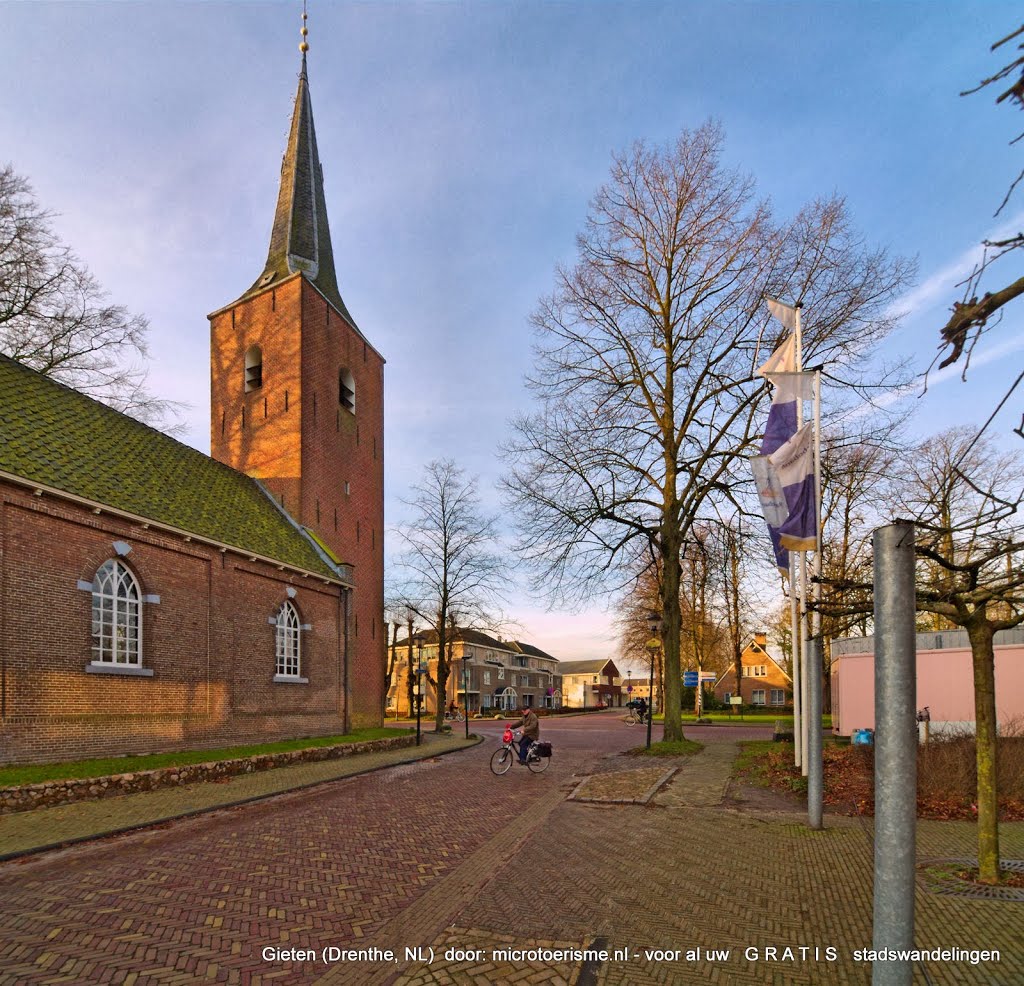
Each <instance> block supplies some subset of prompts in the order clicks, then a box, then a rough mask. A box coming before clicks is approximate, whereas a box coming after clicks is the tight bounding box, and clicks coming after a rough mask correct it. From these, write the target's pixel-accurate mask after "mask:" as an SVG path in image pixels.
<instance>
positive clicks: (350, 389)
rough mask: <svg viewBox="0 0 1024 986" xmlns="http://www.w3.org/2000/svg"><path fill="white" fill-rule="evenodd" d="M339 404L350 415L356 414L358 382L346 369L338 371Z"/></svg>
mask: <svg viewBox="0 0 1024 986" xmlns="http://www.w3.org/2000/svg"><path fill="white" fill-rule="evenodd" d="M338 403H339V404H340V405H341V406H342V407H343V408H344V409H345V410H346V411H348V412H349V413H350V414H355V413H356V381H355V378H354V377H353V376H352V373H351V371H350V370H347V369H345V368H344V367H342V368H341V369H340V370H339V371H338Z"/></svg>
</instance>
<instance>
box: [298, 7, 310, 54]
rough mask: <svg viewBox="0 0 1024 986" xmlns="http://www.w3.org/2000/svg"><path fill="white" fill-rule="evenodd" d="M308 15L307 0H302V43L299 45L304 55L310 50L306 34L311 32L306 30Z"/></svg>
mask: <svg viewBox="0 0 1024 986" xmlns="http://www.w3.org/2000/svg"><path fill="white" fill-rule="evenodd" d="M306 17H307V14H306V0H302V43H301V44H300V45H299V51H301V52H302V54H303V56H305V54H306V52H307V51H309V42H308V41H306V35H307V34H309V31H308V30H306Z"/></svg>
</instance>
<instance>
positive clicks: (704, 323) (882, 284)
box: [504, 123, 911, 740]
mask: <svg viewBox="0 0 1024 986" xmlns="http://www.w3.org/2000/svg"><path fill="white" fill-rule="evenodd" d="M721 147H722V134H721V131H720V129H719V128H718V126H716V125H715V124H712V123H707V124H705V125H703V126H702V127H700V128H699V129H697V130H695V131H683V132H682V133H681V134H680V136H679V137H678V139H677V140H676V141H674V142H673V143H672V144H671V145H670V146H667V147H665V148H662V149H655V148H651V147H649V146H647V145H645V144H643V143H638V144H636V145H635V146H634V147H633V148H632V150H631V151H629V152H628V153H624V154H619V155H616V156H615V157H614V158H613V162H612V170H611V178H610V180H609V181H608V183H607V184H606V185H605V186H604V187H602V188H601V189H600V190H599V191H598V192H597V194H596V196H595V198H594V199H593V201H592V203H591V210H590V215H589V216H588V218H587V220H586V224H585V227H584V231H583V233H582V234H581V235H580V236H579V237H578V260H577V263H576V264H575V266H573V267H572V268H569V269H563V268H559V269H558V271H557V273H556V288H555V290H554V293H553V294H552V295H551V296H550V297H548V298H545V299H542V301H541V302H540V304H539V307H538V309H537V311H536V312H535V314H534V316H533V322H534V325H535V327H536V329H537V333H538V342H537V346H536V359H535V366H536V370H535V373H534V375H533V376H532V378H531V379H530V380H528V386H529V387H530V388H531V389H532V391H533V393H534V395H535V397H536V399H537V401H538V405H539V406H538V409H537V410H536V412H535V413H532V414H527V415H522V416H520V417H519V418H518V419H516V420H515V421H514V422H513V437H512V439H511V440H510V441H509V442H508V443H507V444H506V447H505V455H506V457H507V461H508V462H509V464H510V470H509V473H508V475H507V476H506V477H505V481H504V488H505V491H506V494H507V498H508V502H509V503H510V505H511V506H512V507H513V509H514V510H515V513H516V516H517V523H518V531H519V543H518V547H519V549H520V551H521V552H522V554H523V556H524V557H525V559H526V560H527V561H528V562H529V563H531V564H532V565H534V566H536V568H537V570H538V571H539V572H540V573H541V576H542V580H543V583H544V584H545V585H547V586H549V587H550V591H551V594H552V597H553V598H555V599H561V600H564V601H569V602H576V601H579V600H582V599H584V598H588V597H591V596H593V595H594V594H596V593H598V592H601V591H604V590H606V589H608V588H611V587H613V586H615V587H618V588H620V589H621V588H622V586H623V585H624V583H625V582H626V581H627V580H628V579H629V578H630V576H631V575H632V574H634V573H635V572H636V571H637V569H638V568H639V567H642V565H643V559H644V558H647V559H649V560H650V561H652V562H657V564H658V565H659V566H660V571H661V573H662V578H661V599H660V602H661V611H662V616H663V620H664V630H663V637H664V650H665V713H666V719H665V738H666V739H668V740H674V739H679V738H680V737H681V736H682V722H681V709H680V698H681V691H680V688H681V679H680V674H679V654H680V605H679V600H680V591H679V590H680V578H681V571H682V553H683V546H684V544H685V543H686V542H687V540H688V539H691V530H692V528H693V526H694V524H696V523H697V522H698V520H699V519H700V518H701V517H702V516H704V517H713V516H715V513H716V511H718V510H719V508H722V507H723V506H724V507H726V508H728V509H727V510H725V511H723V512H730V511H731V510H732V509H734V506H731V505H730V501H737V502H738V498H739V496H740V495H741V492H742V491H743V490H744V489H749V485H748V480H747V465H746V461H745V456H746V455H748V454H750V453H751V452H752V451H754V450H755V446H756V444H757V442H758V440H759V438H760V431H761V428H762V424H763V412H764V408H765V406H766V403H767V401H766V388H765V386H764V384H763V381H761V379H760V378H758V377H756V375H755V373H754V370H755V367H756V366H757V365H758V359H759V357H762V358H763V356H764V355H766V353H767V351H769V350H770V349H771V348H773V347H774V346H775V345H777V344H778V343H779V342H781V339H780V338H779V337H778V336H776V335H774V334H773V335H770V336H769V335H767V334H765V338H764V339H762V338H761V336H762V334H764V333H765V328H766V324H767V323H768V321H769V320H768V317H767V313H766V311H765V309H764V306H763V304H762V300H761V299H762V295H763V294H764V293H769V294H772V295H775V296H778V297H785V298H789V299H792V300H793V301H797V302H803V303H805V304H806V306H807V309H808V311H809V312H811V313H813V318H811V319H809V320H808V325H807V327H806V331H805V334H804V353H805V356H806V357H807V363H808V365H813V364H814V363H818V362H821V363H829V364H830V367H831V369H832V371H833V374H834V376H836V377H838V378H841V379H842V380H844V381H845V382H846V383H847V384H850V385H853V384H854V383H856V382H857V381H856V379H855V375H854V374H855V367H856V366H857V365H858V363H859V362H860V361H861V360H862V359H863V358H864V357H865V354H866V353H867V352H868V351H870V349H871V346H872V345H873V343H875V342H877V341H878V340H879V339H880V338H882V337H883V336H884V335H885V334H886V333H887V332H888V331H889V330H890V328H891V327H892V325H893V318H892V316H891V315H889V314H888V313H887V307H888V305H889V302H890V300H891V299H892V298H893V297H894V296H895V294H896V293H897V291H898V290H899V289H900V288H902V286H903V285H904V284H905V283H906V282H907V280H908V277H909V275H910V273H911V265H909V264H908V263H906V262H903V261H900V260H892V259H890V258H889V257H887V256H886V254H885V252H884V251H878V250H868V249H865V248H864V246H863V244H862V242H861V241H860V239H859V238H858V237H857V235H856V234H855V233H854V231H853V230H852V229H851V226H850V223H849V220H848V217H847V215H846V211H845V207H844V204H843V202H842V201H841V200H837V199H831V200H825V201H816V202H813V203H811V204H810V205H808V206H806V207H805V208H804V209H802V210H801V211H800V212H799V213H798V214H797V216H796V217H795V218H794V219H793V220H792V221H791V222H788V223H785V224H782V225H778V224H776V223H774V222H773V220H772V217H771V214H770V210H769V207H768V205H767V204H766V203H764V202H758V201H756V200H755V198H754V184H753V181H752V180H751V179H750V178H748V177H745V176H743V175H740V174H737V173H734V172H731V171H728V170H726V169H725V168H724V167H723V166H722V164H721V161H720V156H721ZM769 331H770V332H774V329H772V328H771V327H770V326H769ZM873 384H874V385H878V386H880V387H881V386H888V385H889V384H888V382H887V381H886V380H885V379H884V375H883V374H879V375H877V376H876V377H875V379H874V381H873Z"/></svg>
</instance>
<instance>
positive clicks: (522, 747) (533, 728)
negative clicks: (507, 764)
mask: <svg viewBox="0 0 1024 986" xmlns="http://www.w3.org/2000/svg"><path fill="white" fill-rule="evenodd" d="M510 728H512V729H522V731H523V734H522V736H521V737H520V738H519V762H520V763H526V755H527V753H528V752H529V749H530V744H531V743H536V742H537V740H538V739H540V719H538V718H537V713H536V712H534V711H533V709H531V708H529V707H528V706H525V705H524V706H523V717H522V719H520V720H519V721H518V722H513V723H512V724H511V727H510Z"/></svg>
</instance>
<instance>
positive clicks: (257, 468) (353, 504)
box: [210, 276, 386, 726]
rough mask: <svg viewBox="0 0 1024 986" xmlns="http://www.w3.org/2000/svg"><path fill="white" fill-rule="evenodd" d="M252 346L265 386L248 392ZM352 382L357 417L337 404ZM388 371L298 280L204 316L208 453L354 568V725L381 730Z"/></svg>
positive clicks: (305, 283) (323, 301) (351, 621)
mask: <svg viewBox="0 0 1024 986" xmlns="http://www.w3.org/2000/svg"><path fill="white" fill-rule="evenodd" d="M253 345H258V346H260V348H261V351H262V355H263V382H262V386H261V387H260V388H259V389H258V390H253V391H250V392H249V393H246V392H245V387H244V364H245V353H246V351H247V350H248V349H249V347H250V346H253ZM343 369H344V370H347V371H348V372H349V373H351V375H352V379H353V382H354V385H355V386H354V390H355V413H351V412H350V411H348V410H346V409H345V408H344V407H342V406H341V404H340V401H339V397H340V393H339V372H340V371H341V370H343ZM383 432H384V361H383V359H382V358H381V357H380V355H379V354H378V353H377V352H376V351H375V350H374V349H373V348H372V346H370V345H369V344H368V343H367V342H366V340H365V339H364V338H363V337H362V336H361V335H360V334H359V333H358V332H357V331H356V330H355V329H354V328H353V327H352V326H351V325H349V324H348V322H347V321H346V320H345V319H344V318H343V317H342V316H341V315H340V314H339V313H338V312H337V311H336V310H335V309H334V308H332V307H331V305H330V304H329V303H328V302H327V300H326V299H325V298H324V297H323V296H322V295H321V294H320V293H319V292H318V291H317V290H316V289H315V288H314V287H313V286H312V285H311V284H310V283H309V282H308V281H306V279H305V278H303V277H299V276H295V277H293V278H292V279H291V280H288V281H285V282H283V283H281V284H279V285H278V286H277V287H275V288H273V289H268V290H266V291H264V292H263V293H262V294H259V295H256V296H255V297H252V298H249V299H246V300H244V301H241V302H239V303H238V304H236V305H234V306H233V307H231V308H230V309H226V310H224V311H222V312H219V313H217V314H216V315H214V316H213V317H212V318H211V446H210V448H211V455H212V456H213V457H214V458H216V459H219V460H220V461H223V462H226V463H228V464H229V465H231V466H233V467H234V468H236V469H239V470H240V471H242V472H246V473H248V474H250V475H253V476H256V477H257V478H259V479H260V480H262V481H263V482H264V483H265V485H266V486H267V487H268V489H270V490H271V491H272V492H273V493H274V494H275V495H276V496H277V497H278V498H279V499H280V500H281V502H282V503H283V505H284V506H285V508H286V509H287V510H288V511H289V513H291V514H292V516H293V517H295V519H296V520H298V521H299V523H301V524H303V525H305V526H307V527H309V528H311V529H312V530H314V531H316V533H317V534H318V535H319V536H320V537H321V538H322V539H323V541H324V543H325V544H327V545H329V546H330V548H331V550H332V551H334V553H335V554H336V555H337V556H338V557H339V558H340V559H341V560H342V561H344V562H346V563H347V564H350V565H351V566H352V569H353V577H354V582H355V588H354V590H353V592H352V599H351V607H350V614H349V624H350V669H351V676H350V681H349V696H350V705H349V711H350V717H351V722H352V724H353V725H355V726H364V725H375V724H378V723H379V722H380V721H381V714H382V708H383V702H382V691H383V677H384V658H385V647H386V639H385V636H386V635H385V628H384V624H383V618H384V493H383V490H384V448H383V444H384V434H383Z"/></svg>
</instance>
